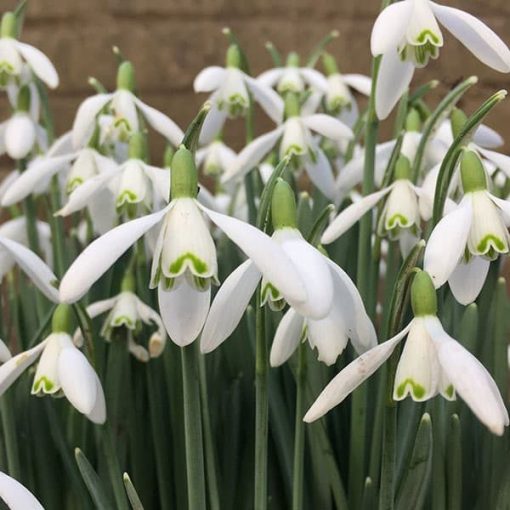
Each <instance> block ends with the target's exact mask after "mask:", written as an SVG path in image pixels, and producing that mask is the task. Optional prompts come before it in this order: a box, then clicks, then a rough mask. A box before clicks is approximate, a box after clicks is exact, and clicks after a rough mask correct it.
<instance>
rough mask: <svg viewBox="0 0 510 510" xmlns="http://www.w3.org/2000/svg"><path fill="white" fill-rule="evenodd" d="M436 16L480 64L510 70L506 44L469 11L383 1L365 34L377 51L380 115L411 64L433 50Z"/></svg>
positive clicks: (417, 1)
mask: <svg viewBox="0 0 510 510" xmlns="http://www.w3.org/2000/svg"><path fill="white" fill-rule="evenodd" d="M438 22H439V23H440V24H441V25H443V26H444V27H445V28H446V29H447V30H448V31H449V32H450V33H451V34H452V35H453V36H454V37H455V38H456V39H458V40H459V41H460V42H461V43H462V44H463V45H464V46H466V48H467V49H468V50H469V51H471V53H473V54H474V55H475V56H476V57H477V58H478V59H479V60H481V61H482V62H483V63H484V64H486V65H487V66H489V67H491V68H492V69H495V70H496V71H499V72H502V73H508V72H510V50H509V49H508V47H507V46H506V44H505V43H504V42H503V41H502V40H501V39H500V38H499V37H498V36H497V35H496V34H495V33H494V32H493V31H492V30H491V29H490V28H488V27H487V26H486V25H485V24H484V23H482V22H481V21H480V20H479V19H477V18H475V17H474V16H472V15H471V14H468V13H466V12H463V11H461V10H459V9H455V8H453V7H447V6H444V5H440V4H437V3H435V2H431V1H430V0H403V1H402V2H395V3H393V4H391V5H389V6H388V7H386V8H385V9H384V10H383V11H382V12H381V14H380V15H379V17H378V18H377V20H376V22H375V24H374V27H373V30H372V38H371V49H372V54H373V55H374V56H379V55H382V60H381V67H380V71H379V76H378V80H377V88H376V110H377V115H378V117H379V118H380V119H385V118H386V117H387V116H388V115H389V114H390V112H391V110H392V109H393V107H394V106H395V104H396V103H397V102H398V100H399V99H400V97H401V96H402V94H403V93H404V91H405V89H406V88H407V87H408V86H409V84H410V83H411V80H412V77H413V74H414V70H415V68H416V67H424V66H426V65H427V63H428V61H429V59H430V58H432V59H435V58H437V57H438V56H439V50H440V48H441V47H442V46H443V34H442V33H441V29H440V28H439V24H438Z"/></svg>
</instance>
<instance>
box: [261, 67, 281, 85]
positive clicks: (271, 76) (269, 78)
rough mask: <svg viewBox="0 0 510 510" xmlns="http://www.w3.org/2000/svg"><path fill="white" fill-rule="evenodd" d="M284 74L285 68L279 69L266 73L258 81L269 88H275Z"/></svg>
mask: <svg viewBox="0 0 510 510" xmlns="http://www.w3.org/2000/svg"><path fill="white" fill-rule="evenodd" d="M284 74H285V68H284V67H277V68H275V69H269V70H267V71H264V72H263V73H262V74H259V76H257V78H256V79H257V81H258V82H259V83H261V84H262V85H266V86H267V87H274V86H275V85H276V84H277V83H278V82H279V81H280V78H281V77H282V76H283V75H284Z"/></svg>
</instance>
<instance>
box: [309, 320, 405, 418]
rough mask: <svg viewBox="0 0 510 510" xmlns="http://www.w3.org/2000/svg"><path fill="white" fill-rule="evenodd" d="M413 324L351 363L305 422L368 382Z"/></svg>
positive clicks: (324, 393) (334, 381)
mask: <svg viewBox="0 0 510 510" xmlns="http://www.w3.org/2000/svg"><path fill="white" fill-rule="evenodd" d="M411 324H412V322H411V323H410V324H409V325H408V326H407V327H406V328H404V329H403V330H402V331H401V332H400V333H398V335H395V336H394V337H393V338H390V339H389V340H387V341H386V342H383V343H382V344H379V345H378V346H376V347H374V348H372V349H370V350H369V351H367V352H365V353H364V354H362V355H361V356H360V357H359V358H356V359H355V360H354V361H353V362H351V363H349V365H347V366H346V367H345V368H344V369H343V370H342V371H341V372H340V373H339V374H338V375H337V376H336V377H335V378H334V379H333V380H332V381H331V382H330V383H329V384H328V385H327V386H326V387H325V388H324V390H323V391H322V393H321V394H320V395H319V396H318V398H317V400H316V401H315V402H314V404H313V405H312V407H310V409H309V410H308V412H307V413H306V415H305V417H304V418H303V419H304V421H306V422H308V423H310V422H312V421H315V420H318V419H319V418H320V417H321V416H324V415H325V414H326V413H327V412H328V411H330V410H331V409H333V407H335V406H337V405H338V404H340V402H342V401H343V400H344V399H345V398H346V397H347V396H348V395H349V394H350V393H351V392H352V391H354V390H355V389H356V388H357V387H358V386H360V385H361V384H362V383H363V382H364V381H366V380H367V379H368V378H369V377H370V376H371V375H372V374H373V373H374V372H375V371H376V370H377V369H378V368H379V367H380V366H381V365H382V364H383V363H384V362H385V361H386V360H387V359H388V358H389V357H390V356H391V354H392V352H393V350H394V349H395V347H396V346H397V344H398V343H399V342H400V341H401V340H402V338H404V337H405V336H406V335H407V333H408V332H409V329H410V327H411Z"/></svg>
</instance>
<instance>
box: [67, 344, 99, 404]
mask: <svg viewBox="0 0 510 510" xmlns="http://www.w3.org/2000/svg"><path fill="white" fill-rule="evenodd" d="M58 378H59V381H60V385H61V386H62V391H63V392H64V395H65V396H66V398H67V400H69V402H71V404H72V405H73V407H74V408H75V409H77V410H78V411H79V412H80V413H82V414H89V413H90V412H92V410H93V409H94V405H95V403H96V398H97V383H96V374H95V372H94V369H93V368H92V367H91V366H90V363H89V362H88V360H87V358H86V357H85V355H84V354H83V353H82V352H81V351H80V350H79V349H77V348H76V347H74V346H72V347H65V348H64V349H62V351H61V353H60V356H59V358H58Z"/></svg>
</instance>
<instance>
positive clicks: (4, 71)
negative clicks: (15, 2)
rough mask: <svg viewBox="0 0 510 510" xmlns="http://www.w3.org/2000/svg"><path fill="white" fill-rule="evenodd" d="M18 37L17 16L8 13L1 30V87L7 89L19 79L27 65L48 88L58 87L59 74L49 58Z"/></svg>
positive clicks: (4, 16)
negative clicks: (20, 40) (14, 80)
mask: <svg viewBox="0 0 510 510" xmlns="http://www.w3.org/2000/svg"><path fill="white" fill-rule="evenodd" d="M16 35H17V20H16V16H15V15H14V14H13V13H12V12H6V13H5V14H4V15H3V17H2V26H1V30H0V86H1V87H5V86H7V85H8V84H9V82H10V81H11V80H12V79H14V78H18V77H19V76H20V75H21V73H22V71H23V67H24V64H25V63H26V64H27V65H28V66H29V67H30V69H31V70H32V71H33V72H34V74H35V75H36V76H37V77H38V78H39V79H41V80H42V81H43V82H44V83H46V85H48V87H50V88H52V89H54V88H55V87H57V86H58V74H57V71H56V70H55V67H54V66H53V64H52V63H51V61H50V60H49V58H48V57H47V56H46V55H44V53H43V52H42V51H40V50H38V49H37V48H34V47H33V46H31V45H30V44H26V43H22V42H19V41H18V40H16Z"/></svg>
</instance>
